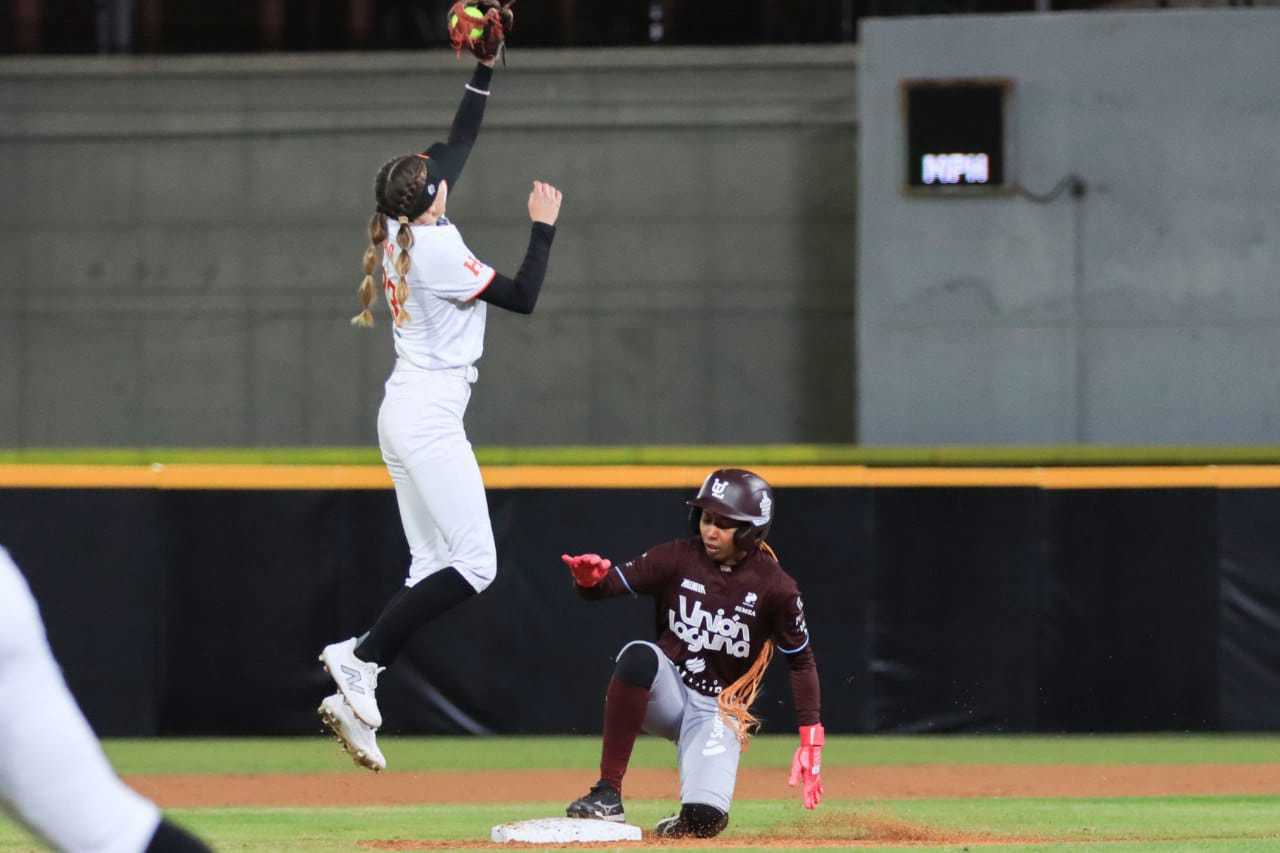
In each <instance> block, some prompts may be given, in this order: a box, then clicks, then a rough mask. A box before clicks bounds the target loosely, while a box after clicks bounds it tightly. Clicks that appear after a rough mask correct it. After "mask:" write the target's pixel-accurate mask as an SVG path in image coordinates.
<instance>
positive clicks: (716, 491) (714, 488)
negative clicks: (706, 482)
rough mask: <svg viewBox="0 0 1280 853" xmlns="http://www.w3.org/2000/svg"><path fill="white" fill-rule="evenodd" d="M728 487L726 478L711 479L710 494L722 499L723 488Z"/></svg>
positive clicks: (719, 499)
mask: <svg viewBox="0 0 1280 853" xmlns="http://www.w3.org/2000/svg"><path fill="white" fill-rule="evenodd" d="M728 488H729V481H728V480H713V481H712V483H711V496H712V497H713V498H715V499H716V500H718V501H722V500H724V493H725V490H726V489H728Z"/></svg>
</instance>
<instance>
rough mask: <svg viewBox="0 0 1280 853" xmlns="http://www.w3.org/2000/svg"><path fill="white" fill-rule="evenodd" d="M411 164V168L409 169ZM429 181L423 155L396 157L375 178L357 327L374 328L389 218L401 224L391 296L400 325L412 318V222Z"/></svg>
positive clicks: (384, 276)
mask: <svg viewBox="0 0 1280 853" xmlns="http://www.w3.org/2000/svg"><path fill="white" fill-rule="evenodd" d="M406 165H408V166H409V168H405V166H406ZM426 182H427V161H426V159H425V158H424V157H423V156H422V155H419V154H408V155H405V156H403V157H394V158H392V159H390V160H388V161H387V162H386V163H383V164H382V168H380V169H379V170H378V175H377V177H376V178H374V182H373V192H374V197H375V199H376V201H377V210H376V211H375V212H374V214H373V216H372V218H370V220H369V229H368V230H369V245H368V246H367V247H365V250H364V278H363V279H361V281H360V286H359V287H358V288H357V289H356V294H357V295H358V296H359V297H360V313H359V314H357V315H356V316H354V317H352V318H351V324H352V325H353V326H360V327H362V328H366V329H367V328H370V327H371V326H373V310H372V309H373V300H374V297H375V296H376V294H377V292H378V283H377V282H375V280H374V276H375V274H376V273H377V271H378V270H379V269H380V268H381V267H382V253H383V251H384V247H385V244H386V242H387V225H386V217H388V216H394V217H395V218H396V220H397V221H398V222H399V223H400V229H399V232H398V233H397V234H396V245H397V246H398V247H399V248H400V251H399V253H398V254H397V255H396V258H395V261H394V262H393V264H394V268H395V271H396V286H395V290H394V292H392V293H391V294H390V295H389V296H388V302H390V303H391V312H392V314H393V315H394V317H395V324H396V326H403V325H404V324H405V323H408V322H409V320H410V319H412V318H411V317H410V316H409V311H408V309H407V308H406V307H405V305H406V303H407V302H408V301H409V265H410V260H411V259H410V254H409V251H410V250H411V249H412V248H413V227H412V225H411V223H410V221H409V217H410V214H411V213H413V210H414V206H415V204H417V203H418V200H419V199H420V198H421V195H422V188H423V186H424V185H425V184H426ZM386 286H387V285H386V274H385V272H384V273H383V275H382V287H383V288H384V289H385V288H386Z"/></svg>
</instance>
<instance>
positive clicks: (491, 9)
mask: <svg viewBox="0 0 1280 853" xmlns="http://www.w3.org/2000/svg"><path fill="white" fill-rule="evenodd" d="M515 2H516V0H507V2H506V3H501V2H499V0H458V2H457V3H454V4H453V6H452V7H451V8H450V9H449V20H448V23H449V43H450V44H452V45H453V49H454V52H456V53H457V54H458V55H459V56H461V55H462V50H463V48H466V49H467V50H469V51H471V53H472V54H473V55H474V56H475V58H476V59H479V60H481V61H484V62H488V61H489V60H491V59H493V58H495V57H496V56H497V55H498V54H500V53H503V54H504V60H505V53H504V50H503V48H504V46H505V45H506V43H507V35H508V34H510V32H511V30H512V29H513V28H514V27H515V23H516V16H515V13H514V12H512V11H511V7H512V6H514V5H515Z"/></svg>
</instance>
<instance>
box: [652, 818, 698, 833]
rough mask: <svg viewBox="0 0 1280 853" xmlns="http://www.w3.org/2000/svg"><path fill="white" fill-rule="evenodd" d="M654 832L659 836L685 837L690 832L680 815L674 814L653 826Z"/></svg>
mask: <svg viewBox="0 0 1280 853" xmlns="http://www.w3.org/2000/svg"><path fill="white" fill-rule="evenodd" d="M653 834H654V835H656V836H658V837H659V838H684V837H685V836H686V835H688V834H689V829H688V827H686V826H685V825H684V824H682V823H681V822H680V815H678V814H673V815H672V816H671V817H664V818H663V819H662V820H660V821H658V823H657V824H656V825H655V826H654V827H653Z"/></svg>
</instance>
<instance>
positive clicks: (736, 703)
mask: <svg viewBox="0 0 1280 853" xmlns="http://www.w3.org/2000/svg"><path fill="white" fill-rule="evenodd" d="M760 550H762V551H764V552H765V553H766V554H768V555H769V556H770V557H773V559H774V560H775V561H777V560H778V553H777V552H776V551H774V550H773V548H771V547H769V545H768V543H766V542H761V543H760ZM772 660H773V641H772V640H765V641H764V645H762V646H761V647H760V654H758V655H756V659H755V660H754V661H752V662H751V666H750V667H749V668H748V669H747V671H746V672H744V673H743V674H742V677H741V678H739V679H738V680H737V681H735V682H733V684H730V685H729V686H728V687H726V688H725V689H724V690H723V691H721V693H720V696H719V697H718V698H717V699H716V704H717V705H719V707H720V713H721V714H722V715H723V716H725V717H727V718H729V719H731V720H733V721H735V722H736V723H737V732H736V733H737V735H738V743H739V744H740V745H741V746H742V751H743V752H746V750H747V745H748V743H749V742H750V740H751V735H752V734H753V733H754V732H755V731H756V730H757V729H759V728H760V718H759V717H757V716H756V715H755V714H752V713H751V706H752V705H754V704H755V702H756V697H757V696H759V695H760V683H761V682H762V681H763V680H764V674H765V672H766V671H767V670H768V669H769V663H770V661H772Z"/></svg>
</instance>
